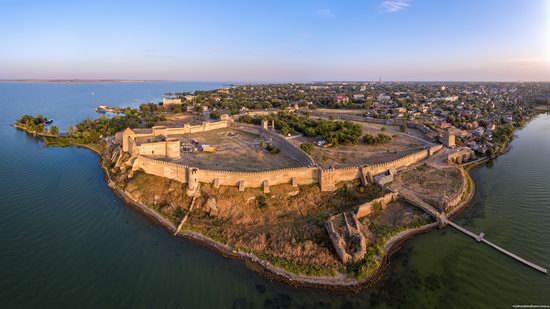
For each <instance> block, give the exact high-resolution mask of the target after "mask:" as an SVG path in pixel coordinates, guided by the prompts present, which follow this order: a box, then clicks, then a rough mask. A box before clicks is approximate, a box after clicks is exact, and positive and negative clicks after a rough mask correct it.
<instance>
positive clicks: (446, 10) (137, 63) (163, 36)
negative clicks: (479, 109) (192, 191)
mask: <svg viewBox="0 0 550 309" xmlns="http://www.w3.org/2000/svg"><path fill="white" fill-rule="evenodd" d="M0 42H1V48H0V78H2V79H11V78H121V79H170V80H193V81H312V80H377V79H378V75H379V74H381V75H382V78H383V79H384V80H457V81H458V80H547V81H548V80H550V0H515V1H512V0H460V1H459V0H456V1H443V0H437V1H431V0H409V1H406V0H392V1H381V0H371V1H368V0H363V1H299V0H295V1H281V0H279V1H210V0H206V1H204V0H203V1H164V0H156V1H89V2H88V1H25V0H0Z"/></svg>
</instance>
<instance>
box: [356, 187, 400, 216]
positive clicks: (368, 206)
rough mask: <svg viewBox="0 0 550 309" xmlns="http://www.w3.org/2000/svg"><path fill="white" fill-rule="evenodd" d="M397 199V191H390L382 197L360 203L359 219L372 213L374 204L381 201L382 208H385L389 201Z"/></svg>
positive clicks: (358, 209)
mask: <svg viewBox="0 0 550 309" xmlns="http://www.w3.org/2000/svg"><path fill="white" fill-rule="evenodd" d="M396 199H397V193H395V192H390V193H388V194H386V195H384V196H382V197H379V198H376V199H374V200H372V201H369V202H366V203H364V204H362V205H359V207H358V208H357V219H361V218H363V217H365V216H368V215H370V214H371V213H372V212H373V211H374V209H373V208H374V205H375V204H377V203H380V206H382V209H384V208H385V207H386V206H387V205H388V204H389V203H391V202H393V201H395V200H396Z"/></svg>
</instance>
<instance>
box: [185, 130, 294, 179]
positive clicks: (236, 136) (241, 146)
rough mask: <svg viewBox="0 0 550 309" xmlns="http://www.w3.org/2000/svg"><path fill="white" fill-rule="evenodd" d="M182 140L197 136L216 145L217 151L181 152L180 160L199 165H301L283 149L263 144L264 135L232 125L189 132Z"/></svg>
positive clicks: (249, 167) (259, 167)
mask: <svg viewBox="0 0 550 309" xmlns="http://www.w3.org/2000/svg"><path fill="white" fill-rule="evenodd" d="M181 139H182V143H187V144H189V143H191V140H193V139H194V140H196V141H198V142H199V143H200V144H207V145H210V146H213V147H215V148H216V152H215V153H204V152H182V154H181V156H182V158H181V159H180V160H178V163H181V164H183V165H189V166H194V167H198V168H205V169H213V170H228V171H263V170H273V169H281V168H287V167H298V166H300V164H299V163H298V162H297V161H295V160H294V159H292V158H291V157H289V156H288V155H286V154H285V153H284V151H280V152H278V153H271V152H269V151H267V150H266V149H264V148H262V147H261V142H262V139H261V138H260V137H259V136H257V135H254V134H250V133H244V132H240V131H236V130H233V129H219V130H214V131H208V132H202V133H192V134H186V135H185V136H184V137H182V138H181Z"/></svg>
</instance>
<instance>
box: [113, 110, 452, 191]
mask: <svg viewBox="0 0 550 309" xmlns="http://www.w3.org/2000/svg"><path fill="white" fill-rule="evenodd" d="M270 127H271V128H270ZM227 128H229V129H232V130H235V131H241V132H244V133H248V134H255V135H256V136H258V137H260V138H262V139H263V140H268V141H269V143H271V144H273V145H274V146H276V147H278V148H279V149H280V150H281V152H284V153H285V154H286V155H287V156H289V157H290V158H292V159H293V160H294V161H296V162H298V164H299V167H291V168H282V169H273V170H262V171H229V170H214V169H205V168H198V167H194V166H187V165H184V164H180V163H177V162H174V161H177V160H178V159H180V158H181V156H182V154H181V150H180V147H181V138H182V137H185V136H186V135H189V134H193V133H199V132H207V131H213V130H220V129H227ZM118 136H119V138H120V139H122V151H123V152H125V153H128V154H130V155H131V159H130V161H129V162H130V164H131V165H132V170H133V171H136V170H140V169H141V170H143V171H144V172H145V173H147V174H151V175H156V176H160V177H165V178H169V179H173V180H176V181H178V182H181V183H184V184H187V194H189V195H193V194H194V193H195V192H196V191H197V189H198V188H199V186H200V184H201V183H208V184H212V185H213V186H214V188H219V186H236V187H238V188H239V190H240V191H244V190H245V189H246V188H262V189H263V191H264V192H265V193H268V192H269V187H270V186H274V185H279V184H292V186H295V187H297V186H300V185H310V184H318V185H319V187H320V189H321V191H333V190H335V189H336V185H337V183H339V182H342V181H352V180H355V179H360V180H361V181H362V182H363V183H367V182H374V181H375V177H376V176H377V175H381V174H387V173H389V171H390V170H395V169H398V170H399V169H403V168H404V167H406V166H409V165H411V164H414V163H417V162H419V161H421V160H424V159H426V158H428V157H430V156H432V155H433V154H435V153H436V152H437V151H439V150H440V149H441V148H442V147H443V145H440V144H438V145H433V146H427V147H425V148H423V149H421V150H419V151H416V152H414V153H412V154H409V155H406V156H404V157H401V158H399V159H396V160H393V161H389V162H385V163H381V164H373V165H368V164H367V165H361V166H352V167H344V168H326V169H325V168H321V167H319V166H317V165H316V164H315V162H314V160H313V159H312V158H311V157H310V156H309V155H308V154H307V153H305V152H304V151H303V150H302V149H300V148H299V147H297V146H296V145H294V144H293V143H291V142H289V141H288V140H287V139H286V138H285V137H284V136H282V135H280V134H278V133H276V132H275V131H274V125H273V123H271V126H270V125H269V124H268V123H267V121H264V123H262V126H255V125H248V124H242V123H235V122H233V121H232V120H231V119H230V120H224V121H217V122H205V123H202V124H201V125H195V126H193V125H184V126H183V127H179V128H168V127H165V126H155V127H153V128H152V129H130V128H127V129H126V130H124V131H123V132H121V133H119V134H118Z"/></svg>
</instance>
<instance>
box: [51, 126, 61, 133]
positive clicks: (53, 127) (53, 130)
mask: <svg viewBox="0 0 550 309" xmlns="http://www.w3.org/2000/svg"><path fill="white" fill-rule="evenodd" d="M50 133H51V134H53V135H58V134H59V129H58V128H57V127H56V126H52V127H51V128H50Z"/></svg>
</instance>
